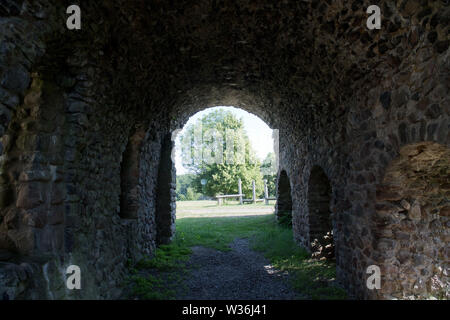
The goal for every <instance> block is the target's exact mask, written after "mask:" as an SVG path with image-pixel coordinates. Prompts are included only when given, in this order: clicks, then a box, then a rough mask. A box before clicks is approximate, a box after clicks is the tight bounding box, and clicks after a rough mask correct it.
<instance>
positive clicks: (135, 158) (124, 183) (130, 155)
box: [119, 130, 145, 219]
mask: <svg viewBox="0 0 450 320" xmlns="http://www.w3.org/2000/svg"><path fill="white" fill-rule="evenodd" d="M144 138H145V131H143V130H137V131H136V132H135V133H134V134H133V135H131V137H130V138H129V140H128V143H127V146H126V148H125V151H124V152H123V156H122V162H121V167H120V187H121V194H120V213H119V215H120V217H121V218H123V219H137V214H138V209H139V171H140V166H139V162H140V151H141V146H142V141H143V140H144Z"/></svg>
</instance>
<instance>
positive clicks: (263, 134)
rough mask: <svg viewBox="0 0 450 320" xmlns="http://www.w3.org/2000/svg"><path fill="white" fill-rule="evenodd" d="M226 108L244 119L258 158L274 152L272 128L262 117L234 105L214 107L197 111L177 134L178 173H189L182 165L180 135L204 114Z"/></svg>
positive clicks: (263, 157)
mask: <svg viewBox="0 0 450 320" xmlns="http://www.w3.org/2000/svg"><path fill="white" fill-rule="evenodd" d="M217 109H224V110H226V111H231V112H232V113H233V115H235V116H236V118H238V119H241V118H242V120H243V122H244V129H245V131H246V132H247V135H248V138H249V139H250V143H251V144H252V147H253V149H254V150H255V152H256V155H257V156H258V158H259V159H260V160H261V161H262V160H264V159H265V157H266V156H267V154H268V153H269V152H274V151H273V150H274V149H273V138H272V129H270V127H269V126H268V125H267V124H266V123H265V122H264V121H262V120H261V119H260V118H258V117H257V116H255V115H254V114H251V113H249V112H247V111H245V110H242V109H238V108H234V107H213V108H208V109H205V110H202V111H200V112H197V113H196V114H194V115H193V116H192V117H190V118H189V120H188V121H187V122H186V124H185V125H184V127H183V129H182V130H181V131H180V132H179V133H178V134H177V136H176V140H175V148H176V149H175V167H176V169H177V175H180V174H185V173H188V171H187V169H185V168H184V167H183V165H182V160H181V150H180V137H181V136H182V135H183V133H184V132H185V128H187V127H188V126H189V125H190V124H193V123H195V121H197V119H199V118H201V117H203V116H204V115H206V114H208V113H210V112H212V111H214V110H217Z"/></svg>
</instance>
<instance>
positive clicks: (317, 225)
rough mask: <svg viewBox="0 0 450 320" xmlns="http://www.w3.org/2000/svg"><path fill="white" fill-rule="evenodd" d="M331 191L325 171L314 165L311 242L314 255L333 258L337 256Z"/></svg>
mask: <svg viewBox="0 0 450 320" xmlns="http://www.w3.org/2000/svg"><path fill="white" fill-rule="evenodd" d="M331 191H332V190H331V184H330V181H329V180H328V177H327V175H326V174H325V172H324V171H323V170H322V168H321V167H319V166H314V167H313V168H312V169H311V174H310V177H309V183H308V210H309V243H310V249H311V252H312V253H313V256H314V257H320V258H322V257H323V258H327V259H333V258H334V256H335V252H334V241H333V220H332V215H331V211H330V202H331Z"/></svg>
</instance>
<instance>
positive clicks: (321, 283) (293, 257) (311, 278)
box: [250, 221, 347, 300]
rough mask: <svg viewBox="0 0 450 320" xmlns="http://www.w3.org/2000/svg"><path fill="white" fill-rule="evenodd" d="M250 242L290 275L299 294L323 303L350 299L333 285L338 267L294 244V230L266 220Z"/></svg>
mask: <svg viewBox="0 0 450 320" xmlns="http://www.w3.org/2000/svg"><path fill="white" fill-rule="evenodd" d="M250 243H251V245H252V248H253V249H254V250H256V251H259V252H262V253H263V254H264V256H265V257H266V258H267V259H269V260H270V261H271V263H272V264H273V266H274V267H275V268H276V269H278V270H282V271H286V272H288V273H289V274H290V278H291V282H292V287H293V288H294V290H295V291H296V292H298V293H299V294H302V295H306V296H307V297H308V298H311V299H320V300H324V299H325V300H332V299H346V298H347V294H346V292H345V290H343V289H342V288H339V287H336V286H335V285H334V280H335V278H336V266H335V264H334V263H333V262H327V261H317V260H314V259H311V258H310V254H309V253H308V252H307V251H306V250H305V249H303V248H300V247H299V246H298V245H297V244H296V243H295V242H294V240H293V234H292V229H291V228H288V227H286V226H280V225H278V224H276V223H274V222H273V221H267V224H266V225H265V226H264V228H263V229H261V230H260V232H258V233H256V234H255V235H254V236H253V237H252V238H251V242H250Z"/></svg>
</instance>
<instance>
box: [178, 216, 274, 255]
mask: <svg viewBox="0 0 450 320" xmlns="http://www.w3.org/2000/svg"><path fill="white" fill-rule="evenodd" d="M268 221H274V216H273V215H270V216H269V215H267V216H255V217H223V218H184V219H178V220H177V226H176V227H177V233H176V236H175V240H174V243H176V244H177V245H179V246H182V247H193V246H204V247H208V248H213V249H217V250H221V251H228V250H231V249H230V247H229V244H230V243H231V242H233V240H234V239H236V238H250V237H251V236H253V235H255V234H257V233H258V232H260V229H261V228H264V227H265V225H267V222H268Z"/></svg>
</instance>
